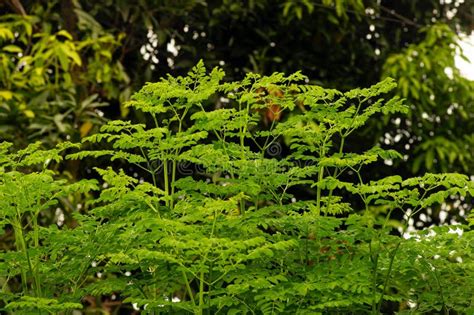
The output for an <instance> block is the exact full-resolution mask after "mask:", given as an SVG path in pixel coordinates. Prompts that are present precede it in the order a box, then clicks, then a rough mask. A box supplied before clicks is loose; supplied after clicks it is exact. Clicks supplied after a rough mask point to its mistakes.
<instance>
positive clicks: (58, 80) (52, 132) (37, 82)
mask: <svg viewBox="0 0 474 315" xmlns="http://www.w3.org/2000/svg"><path fill="white" fill-rule="evenodd" d="M81 30H82V32H81V34H80V35H81V39H74V37H73V35H72V34H71V33H69V32H68V31H67V30H65V29H59V30H57V31H55V30H54V29H53V30H51V25H42V24H41V20H40V19H39V18H38V17H36V16H19V15H11V14H8V15H3V16H2V17H1V18H0V63H1V65H2V67H1V70H0V84H1V85H0V104H1V108H0V121H1V122H2V128H1V129H0V137H1V138H2V139H4V140H6V139H9V140H14V141H15V143H17V144H18V145H19V146H21V145H25V143H28V142H31V141H34V140H36V139H40V138H41V139H42V140H43V141H44V142H48V143H49V145H50V146H51V145H54V144H55V143H58V142H59V141H61V140H65V139H66V138H67V139H71V138H76V139H78V138H80V136H84V135H85V134H87V133H88V132H89V131H90V130H91V128H92V127H93V126H94V125H95V124H100V123H101V122H102V121H103V118H101V115H103V113H102V114H101V112H100V111H98V108H100V107H103V106H105V105H108V104H107V102H104V101H106V100H107V98H118V96H119V94H120V89H119V88H118V87H119V86H120V84H122V83H123V82H126V81H127V80H128V77H127V75H126V74H125V73H124V72H123V69H122V67H121V65H120V64H119V63H117V62H116V61H115V60H114V58H113V56H112V53H113V51H114V50H115V49H116V48H117V47H118V45H119V39H117V38H114V37H113V36H112V35H110V34H106V33H104V32H95V33H91V30H90V29H87V28H82V29H81Z"/></svg>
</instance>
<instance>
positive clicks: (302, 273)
mask: <svg viewBox="0 0 474 315" xmlns="http://www.w3.org/2000/svg"><path fill="white" fill-rule="evenodd" d="M305 82H307V78H306V77H305V76H304V75H303V74H301V73H299V72H297V73H294V74H291V75H289V76H286V75H284V74H281V73H274V74H272V75H270V76H262V75H258V74H252V73H250V74H247V75H246V76H245V77H244V78H243V79H242V80H240V81H233V82H228V81H225V80H224V72H223V71H222V70H221V69H219V68H214V69H213V70H212V71H210V72H208V71H206V68H205V67H204V64H203V63H202V62H200V63H199V64H197V65H196V66H195V67H194V68H193V69H192V70H191V71H190V72H189V73H188V75H187V76H183V77H181V76H177V77H173V76H168V77H166V78H164V79H162V80H161V81H159V82H156V83H148V84H146V85H145V86H144V87H143V88H142V89H141V90H140V91H139V92H137V93H135V94H134V95H133V96H132V98H131V100H130V101H129V102H128V103H127V104H126V106H128V107H129V108H132V109H133V110H135V111H137V112H139V113H140V115H142V116H141V117H146V119H143V121H146V123H135V122H132V121H125V120H111V121H108V122H107V123H105V124H104V125H103V126H102V127H101V128H100V132H98V133H95V134H92V135H88V136H86V137H84V138H83V139H82V141H81V142H80V143H75V142H61V143H60V144H58V145H56V146H55V147H53V148H51V149H45V148H44V146H43V145H42V143H41V142H36V143H33V144H30V145H28V146H27V147H26V148H24V149H22V150H12V149H11V147H12V144H11V143H9V142H3V143H1V144H0V209H1V210H0V226H1V227H2V238H3V239H4V240H6V241H5V243H4V245H3V244H2V246H4V248H2V249H1V251H0V285H1V291H0V301H1V302H0V307H1V310H2V312H7V313H14V314H50V313H59V314H72V313H73V310H80V309H82V308H84V307H85V306H87V307H88V309H89V310H91V309H92V311H93V310H94V309H93V306H94V305H95V304H94V303H97V308H99V306H98V304H100V303H102V304H106V303H109V304H108V305H112V306H110V308H111V309H112V308H113V309H118V308H120V309H122V310H128V312H129V313H131V312H132V311H133V309H135V310H139V312H141V313H143V314H280V313H284V314H291V313H294V314H380V313H388V314H391V313H397V314H415V313H416V314H419V313H431V314H433V313H444V314H448V313H449V314H469V313H473V312H474V298H473V296H474V295H473V292H474V250H473V249H474V232H473V231H472V226H471V225H469V224H473V223H474V220H473V217H472V215H471V216H470V217H469V216H467V221H466V222H463V224H459V225H456V226H449V225H444V226H433V227H430V228H428V229H424V230H419V231H412V230H409V228H408V227H409V222H410V219H411V218H413V217H414V216H416V215H417V214H419V213H420V212H422V211H426V210H427V209H430V207H432V206H437V205H439V204H442V203H443V202H445V201H446V200H452V199H453V198H458V199H459V200H464V198H468V196H470V195H472V194H473V193H474V183H473V182H472V181H471V180H470V179H469V178H468V176H466V175H462V174H456V173H442V174H433V173H426V174H424V175H422V176H419V177H412V178H402V177H401V176H399V175H391V176H387V177H384V176H379V178H373V179H372V180H364V179H365V178H370V176H368V174H370V171H371V167H373V166H374V165H378V166H377V167H378V168H381V165H384V164H383V163H384V162H387V161H390V162H391V161H393V160H396V159H400V160H403V156H402V155H400V154H399V153H397V152H396V151H394V150H388V149H386V148H382V147H380V146H372V145H371V143H366V144H364V143H361V144H359V145H358V146H350V147H352V148H353V147H358V148H360V151H354V150H347V147H348V144H351V141H354V140H353V138H352V136H353V135H354V133H357V132H358V131H359V130H361V129H363V128H364V126H365V125H366V124H367V123H369V122H372V121H374V120H380V119H386V118H387V117H390V115H392V114H396V115H401V114H403V113H406V112H407V111H408V105H407V104H405V101H404V100H403V99H400V98H398V97H396V96H395V97H393V96H392V95H393V94H391V93H390V92H391V91H392V90H393V89H395V88H396V86H397V84H396V83H395V81H394V80H392V79H390V78H387V79H385V80H383V81H381V82H380V83H377V84H375V85H373V86H371V87H369V88H358V89H352V90H349V91H347V92H340V91H338V90H334V89H325V88H322V87H320V86H318V85H313V84H308V83H305ZM215 104H218V106H217V107H216V106H215ZM262 117H263V118H265V120H264V121H265V124H262V123H261V121H262ZM64 163H80V165H81V166H82V167H84V168H87V170H88V171H89V170H91V171H90V172H86V173H88V177H87V178H86V179H81V180H78V181H74V180H71V179H68V178H67V176H66V175H65V174H64V172H62V169H61V167H62V165H63V164H64ZM389 164H390V163H389ZM385 167H388V166H385ZM65 209H72V211H66V210H65ZM66 215H68V216H71V217H70V218H68V219H67V220H65V219H64V216H66ZM396 218H401V219H396ZM64 222H66V223H67V224H64ZM112 302H113V303H115V304H113V303H112ZM117 305H119V307H117Z"/></svg>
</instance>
